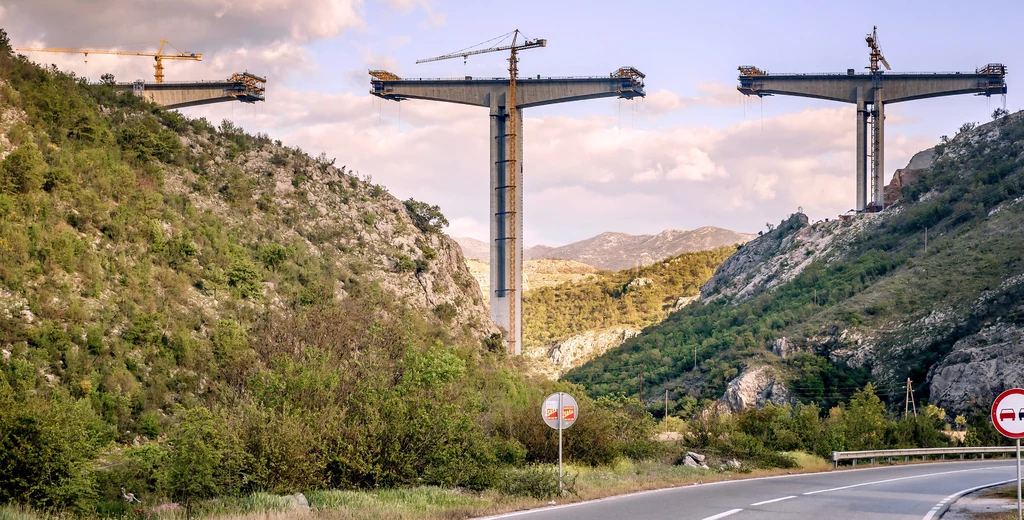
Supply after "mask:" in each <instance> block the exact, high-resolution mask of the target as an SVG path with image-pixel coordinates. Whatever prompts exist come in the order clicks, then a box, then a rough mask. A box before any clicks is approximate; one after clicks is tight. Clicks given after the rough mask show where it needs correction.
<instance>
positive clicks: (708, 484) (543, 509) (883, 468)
mask: <svg viewBox="0 0 1024 520" xmlns="http://www.w3.org/2000/svg"><path fill="white" fill-rule="evenodd" d="M954 464H960V462H951V461H944V462H929V463H927V464H919V465H918V466H925V465H927V466H944V465H954ZM894 467H896V466H879V467H865V468H855V469H843V470H838V471H831V470H830V471H811V472H808V473H794V474H791V475H773V476H770V477H755V478H741V479H736V480H719V481H716V482H705V483H703V484H684V485H682V486H674V487H665V488H659V489H649V490H647V491H637V492H635V493H626V494H624V495H614V496H610V497H605V498H598V499H594V500H584V501H580V502H570V503H568V504H560V505H557V506H547V507H539V508H536V509H524V510H522V511H513V512H511V513H501V514H497V515H493V516H487V517H483V518H479V519H477V520H498V519H501V518H513V517H517V516H526V515H532V514H537V513H545V512H548V511H552V510H555V509H564V508H569V507H578V506H586V505H592V504H595V503H599V502H610V501H613V500H622V499H624V498H632V497H637V496H642V495H651V494H655V493H663V492H666V491H681V490H685V489H690V488H706V487H712V486H721V485H727V484H740V483H744V482H757V481H761V480H784V479H791V478H799V477H806V476H808V475H838V474H844V473H861V472H874V471H886V470H888V469H892V468H894ZM1007 467H1009V466H1007ZM979 469H992V468H979ZM967 471H972V470H967ZM926 476H927V475H926ZM824 491H828V490H824ZM821 492H822V491H818V493H821Z"/></svg>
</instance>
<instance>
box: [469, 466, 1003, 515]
mask: <svg viewBox="0 0 1024 520" xmlns="http://www.w3.org/2000/svg"><path fill="white" fill-rule="evenodd" d="M1015 464H1016V461H1014V460H983V461H970V462H944V463H933V464H915V465H907V466H887V467H874V468H865V469H855V470H843V471H834V472H828V473H810V474H802V475H785V476H779V477H767V478H758V479H748V480H733V481H726V482H714V483H708V484H700V485H693V486H685V487H678V488H670V489H661V490H656V491H645V492H641V493H634V494H631V495H623V496H618V497H610V498H605V499H601V500H594V501H589V502H579V503H575V504H565V505H556V506H551V507H545V508H541V509H534V510H530V511H519V512H515V513H509V514H505V515H498V516H494V517H489V518H492V519H504V518H515V519H517V520H518V519H521V520H574V519H579V520H584V519H586V520H620V519H626V518H629V519H638V520H639V519H642V520H691V519H692V520H719V519H723V518H727V519H728V520H761V519H772V520H777V519H791V518H793V519H795V518H799V519H817V518H823V519H824V518H856V519H864V520H872V519H878V520H883V519H884V520H896V519H900V520H902V519H906V520H932V519H936V518H939V516H940V515H941V514H942V512H944V511H945V508H946V507H947V506H948V505H949V504H950V503H952V502H954V501H955V499H956V498H957V497H958V496H959V495H960V494H963V493H965V492H968V491H970V490H973V489H974V488H976V487H983V486H987V485H990V484H994V483H1000V482H1005V481H1010V480H1016V478H1017V470H1016V466H1015Z"/></svg>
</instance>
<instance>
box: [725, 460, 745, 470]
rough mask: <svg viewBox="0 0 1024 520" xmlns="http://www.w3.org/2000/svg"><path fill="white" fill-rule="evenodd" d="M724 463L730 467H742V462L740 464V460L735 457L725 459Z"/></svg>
mask: <svg viewBox="0 0 1024 520" xmlns="http://www.w3.org/2000/svg"><path fill="white" fill-rule="evenodd" d="M725 465H726V466H729V468H730V469H740V468H741V467H743V464H740V461H738V460H736V459H729V460H727V461H725Z"/></svg>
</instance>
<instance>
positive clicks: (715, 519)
mask: <svg viewBox="0 0 1024 520" xmlns="http://www.w3.org/2000/svg"><path fill="white" fill-rule="evenodd" d="M740 511H743V510H742V509H730V510H729V511H726V512H724V513H718V514H717V515H715V516H709V517H707V518H705V519H704V520H718V519H719V518H725V517H727V516H729V515H735V514H736V513H739V512H740Z"/></svg>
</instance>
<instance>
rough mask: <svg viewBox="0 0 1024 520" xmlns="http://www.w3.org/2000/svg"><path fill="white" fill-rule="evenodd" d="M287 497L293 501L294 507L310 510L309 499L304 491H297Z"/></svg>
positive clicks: (292, 506) (292, 505)
mask: <svg viewBox="0 0 1024 520" xmlns="http://www.w3.org/2000/svg"><path fill="white" fill-rule="evenodd" d="M285 498H287V499H288V501H289V502H290V503H291V508H292V509H300V510H303V511H309V501H308V500H306V495H303V494H302V493H295V494H294V495H288V496H286V497H285Z"/></svg>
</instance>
